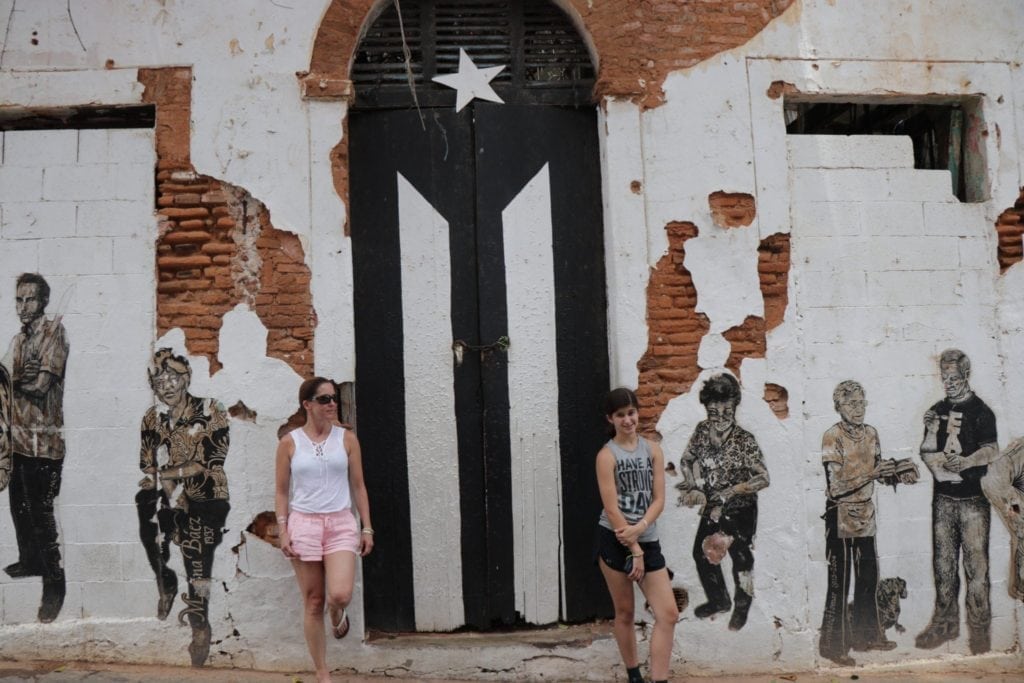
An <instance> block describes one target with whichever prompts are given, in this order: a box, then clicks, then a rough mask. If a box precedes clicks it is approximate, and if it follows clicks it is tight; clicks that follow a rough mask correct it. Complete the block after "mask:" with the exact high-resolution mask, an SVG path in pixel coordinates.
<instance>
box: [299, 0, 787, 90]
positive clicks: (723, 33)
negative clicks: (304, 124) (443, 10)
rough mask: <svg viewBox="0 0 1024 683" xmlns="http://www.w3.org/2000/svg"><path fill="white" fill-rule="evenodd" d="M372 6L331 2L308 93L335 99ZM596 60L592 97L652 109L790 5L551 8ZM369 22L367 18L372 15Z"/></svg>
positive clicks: (782, 1)
mask: <svg viewBox="0 0 1024 683" xmlns="http://www.w3.org/2000/svg"><path fill="white" fill-rule="evenodd" d="M383 4H384V3H381V2H379V0H356V1H355V2H346V1H343V0H334V2H332V3H331V5H330V7H328V9H327V12H326V13H325V15H324V19H323V22H322V23H321V26H320V33H319V35H318V36H317V41H316V44H315V45H314V48H313V58H312V60H311V62H310V68H309V75H308V78H307V79H306V81H305V82H306V83H307V84H308V86H307V87H308V89H309V91H310V92H318V91H323V92H330V93H336V92H340V91H344V89H345V86H343V85H341V84H339V83H338V81H341V80H344V79H345V78H346V74H347V73H348V67H349V65H350V64H351V61H352V55H353V53H354V51H355V48H356V45H357V42H358V38H359V36H360V34H359V29H360V28H361V27H362V25H363V22H364V19H365V18H366V16H367V15H368V12H370V11H371V10H373V9H376V8H379V7H381V6H382V5H383ZM558 4H559V5H561V6H562V7H563V8H564V9H565V10H566V11H567V12H568V13H569V16H570V18H572V19H573V20H574V21H575V22H576V23H578V24H579V26H580V28H581V29H582V33H583V34H584V36H585V37H586V38H587V39H588V40H589V42H590V43H591V45H592V49H593V50H594V52H595V53H596V54H597V55H599V72H598V77H597V86H596V88H595V95H596V96H597V97H598V98H602V97H623V98H629V99H632V100H635V101H637V102H641V103H643V105H644V106H645V107H651V106H658V105H659V104H661V102H662V101H663V100H664V93H663V91H662V83H663V81H664V80H665V77H666V76H667V75H668V74H669V73H671V72H672V71H677V70H679V69H684V68H686V67H690V66H693V65H694V64H697V63H699V62H701V61H703V60H705V59H708V58H709V57H711V56H713V55H715V54H718V53H719V52H723V51H725V50H730V49H732V48H735V47H737V46H739V45H742V44H743V43H745V42H747V41H748V40H750V39H751V38H752V37H753V36H755V35H757V33H758V32H760V31H761V30H762V29H764V27H765V26H766V25H768V23H769V22H771V21H772V20H774V19H775V18H777V17H779V16H781V15H782V14H783V13H784V12H785V11H786V10H787V9H788V8H789V7H790V6H791V5H793V4H794V0H749V1H748V2H733V1H728V2H692V0H662V1H660V2H634V3H614V2H593V1H592V0H558ZM371 16H372V15H371Z"/></svg>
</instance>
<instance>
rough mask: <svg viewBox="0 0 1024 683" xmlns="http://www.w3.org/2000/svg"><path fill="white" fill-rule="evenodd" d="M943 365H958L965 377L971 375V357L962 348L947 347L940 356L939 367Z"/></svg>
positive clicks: (968, 377)
mask: <svg viewBox="0 0 1024 683" xmlns="http://www.w3.org/2000/svg"><path fill="white" fill-rule="evenodd" d="M943 365H956V367H957V369H959V370H960V374H961V375H963V376H964V379H970V377H971V359H970V358H968V357H967V354H966V353H964V352H963V351H961V350H960V349H946V350H945V351H943V352H942V354H941V355H940V356H939V368H940V369H941V368H942V366H943Z"/></svg>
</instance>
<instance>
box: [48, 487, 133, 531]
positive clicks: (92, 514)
mask: <svg viewBox="0 0 1024 683" xmlns="http://www.w3.org/2000/svg"><path fill="white" fill-rule="evenodd" d="M125 493H133V492H132V491H131V490H130V489H129V490H128V491H117V492H116V494H114V495H110V493H108V492H107V491H104V490H102V489H101V490H94V491H93V499H92V503H91V504H85V505H65V504H63V503H62V505H61V520H62V525H61V531H62V532H63V534H64V542H65V543H124V542H127V541H129V540H132V539H133V538H137V537H138V520H137V517H136V515H135V505H134V503H132V504H129V503H131V501H132V499H131V498H130V497H128V496H126V495H125ZM115 501H117V502H115ZM120 501H128V502H125V503H122V502H120Z"/></svg>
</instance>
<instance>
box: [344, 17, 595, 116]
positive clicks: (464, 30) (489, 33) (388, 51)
mask: <svg viewBox="0 0 1024 683" xmlns="http://www.w3.org/2000/svg"><path fill="white" fill-rule="evenodd" d="M400 5H401V10H402V15H401V21H399V15H398V11H397V9H396V7H395V4H394V3H389V4H388V5H387V6H386V7H385V8H384V9H383V11H382V12H381V14H380V15H379V16H378V17H377V19H376V20H375V21H374V22H373V24H372V25H371V27H370V28H369V30H367V32H366V35H365V36H364V37H363V40H362V42H361V43H360V45H359V50H358V51H357V53H356V58H355V62H354V64H353V65H352V81H353V83H354V85H355V89H356V106H357V107H366V108H378V107H380V108H388V107H408V106H412V105H413V96H412V93H411V92H410V83H409V81H410V78H411V80H412V84H413V87H415V89H416V99H417V100H418V101H419V104H420V106H425V107H430V106H451V105H452V104H453V103H454V102H455V91H453V90H452V89H450V88H446V87H445V86H442V85H440V84H438V83H434V82H433V81H432V80H431V78H432V77H433V76H436V75H440V74H449V73H454V72H455V71H457V70H458V66H459V49H460V48H462V49H464V50H465V51H466V53H467V54H468V55H469V56H470V57H471V58H472V59H473V62H474V63H475V64H476V65H477V66H478V67H480V68H485V67H489V66H505V67H506V68H505V69H504V70H503V71H502V72H501V73H499V74H498V75H497V77H495V78H494V80H492V81H491V85H492V87H493V88H494V90H495V91H496V92H497V93H498V94H499V95H500V96H501V97H502V99H504V100H505V101H506V102H508V103H510V104H540V103H545V104H563V105H564V104H570V105H580V104H589V103H590V101H591V100H590V97H591V90H592V89H593V86H594V67H593V65H592V64H591V62H590V54H589V52H588V51H587V47H586V45H584V43H583V40H582V39H581V38H580V36H579V34H578V33H577V32H576V28H575V27H574V26H573V25H572V23H571V22H570V21H569V18H568V17H567V16H566V15H565V14H564V13H563V12H562V11H561V10H560V9H559V8H558V7H556V6H555V5H553V4H552V3H551V2H549V1H548V0H518V1H517V0H505V1H501V0H461V1H460V0H421V1H419V2H416V1H415V0H400ZM403 31H404V38H405V41H404V43H405V45H404V48H403ZM406 49H407V50H408V53H409V63H408V67H407V66H406V59H405V50H406Z"/></svg>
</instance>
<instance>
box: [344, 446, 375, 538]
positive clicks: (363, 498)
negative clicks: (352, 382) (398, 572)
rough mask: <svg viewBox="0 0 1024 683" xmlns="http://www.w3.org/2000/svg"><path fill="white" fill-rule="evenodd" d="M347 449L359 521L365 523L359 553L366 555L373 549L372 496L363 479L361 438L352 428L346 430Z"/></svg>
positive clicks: (350, 484)
mask: <svg viewBox="0 0 1024 683" xmlns="http://www.w3.org/2000/svg"><path fill="white" fill-rule="evenodd" d="M345 450H346V451H347V452H348V482H349V486H350V487H351V490H352V498H353V500H354V502H355V504H356V510H357V511H358V512H359V521H360V522H361V523H362V525H363V529H362V533H360V534H359V536H360V540H359V554H360V555H362V556H363V557H366V556H367V555H369V554H370V551H371V550H373V524H372V523H371V522H370V496H369V495H368V494H367V493H366V481H365V480H364V479H363V453H362V451H361V450H360V448H359V439H357V438H356V435H355V433H353V432H352V430H351V429H346V430H345Z"/></svg>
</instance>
